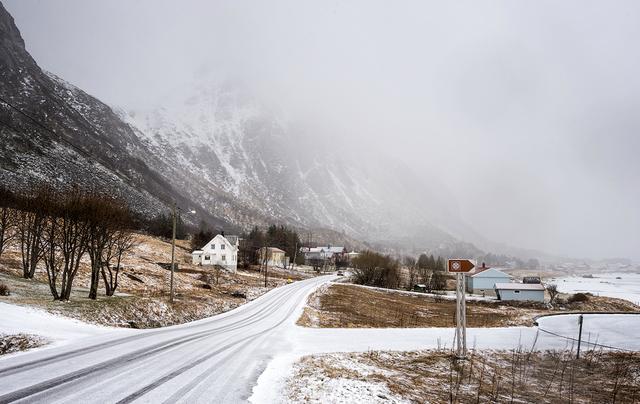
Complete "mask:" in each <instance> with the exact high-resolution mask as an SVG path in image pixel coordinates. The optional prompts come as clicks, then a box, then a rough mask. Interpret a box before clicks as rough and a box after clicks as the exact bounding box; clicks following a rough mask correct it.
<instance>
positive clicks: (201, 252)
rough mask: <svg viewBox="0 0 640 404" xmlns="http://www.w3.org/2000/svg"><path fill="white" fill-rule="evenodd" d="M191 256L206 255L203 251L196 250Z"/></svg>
mask: <svg viewBox="0 0 640 404" xmlns="http://www.w3.org/2000/svg"><path fill="white" fill-rule="evenodd" d="M191 254H193V255H202V254H204V251H202V250H195V251H194V252H192V253H191Z"/></svg>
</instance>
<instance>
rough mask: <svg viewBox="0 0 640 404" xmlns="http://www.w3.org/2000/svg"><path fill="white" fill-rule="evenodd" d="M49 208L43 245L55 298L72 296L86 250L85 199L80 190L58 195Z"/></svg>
mask: <svg viewBox="0 0 640 404" xmlns="http://www.w3.org/2000/svg"><path fill="white" fill-rule="evenodd" d="M55 200H56V201H57V203H54V202H52V203H51V204H50V206H49V209H48V210H47V219H46V220H45V223H46V224H45V229H44V232H43V237H42V238H41V240H40V242H41V246H40V249H41V250H42V251H43V257H44V263H45V268H46V270H47V278H48V281H49V289H50V290H51V293H52V295H53V298H54V299H57V300H69V298H70V297H71V290H72V288H73V281H74V279H75V277H76V274H77V273H78V269H79V268H80V262H81V260H82V257H83V256H84V254H85V253H86V251H87V240H88V232H87V220H86V213H87V212H86V199H85V197H84V196H83V195H82V193H81V192H80V191H78V190H74V191H71V192H69V193H67V194H66V195H65V196H62V195H58V196H57V197H56V198H55Z"/></svg>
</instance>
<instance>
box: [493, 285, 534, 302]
mask: <svg viewBox="0 0 640 404" xmlns="http://www.w3.org/2000/svg"><path fill="white" fill-rule="evenodd" d="M544 290H545V289H544V286H542V285H541V284H539V283H513V282H509V283H497V284H496V285H495V291H496V296H497V297H498V300H527V301H533V302H544Z"/></svg>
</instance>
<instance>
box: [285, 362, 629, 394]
mask: <svg viewBox="0 0 640 404" xmlns="http://www.w3.org/2000/svg"><path fill="white" fill-rule="evenodd" d="M362 370H364V371H362ZM328 379H346V380H356V381H361V382H367V383H372V384H377V385H382V386H384V387H386V390H388V391H389V392H390V393H391V395H392V396H393V398H394V399H397V400H407V401H411V402H417V403H423V402H433V403H447V402H448V403H488V402H491V403H494V402H500V403H503V402H524V403H569V402H576V403H605V402H621V403H632V402H637V401H638V400H640V353H620V352H602V351H589V352H587V353H586V354H585V355H583V356H582V357H581V359H579V360H578V359H575V353H574V352H570V351H565V352H557V351H547V352H535V353H529V352H524V351H522V350H515V351H511V352H507V351H499V352H496V351H482V352H474V353H472V354H471V356H470V357H469V358H468V360H465V361H460V360H456V359H455V358H454V356H453V355H452V354H451V352H448V351H433V350H431V351H414V352H375V351H374V352H367V353H344V354H326V355H318V356H309V357H305V358H303V359H302V360H301V361H300V362H299V363H298V364H296V366H295V371H294V374H293V376H292V377H291V379H290V382H289V387H290V398H291V400H292V401H296V402H297V401H305V400H304V399H302V400H301V398H302V397H300V393H301V391H302V390H304V386H308V385H318V386H319V389H322V385H325V384H328V382H329V380H328ZM333 385H334V386H335V384H333ZM322 394H324V395H325V396H324V397H323V398H324V399H327V400H331V397H332V394H335V396H336V397H339V396H340V392H337V391H328V392H322ZM306 399H309V397H306Z"/></svg>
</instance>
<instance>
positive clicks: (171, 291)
mask: <svg viewBox="0 0 640 404" xmlns="http://www.w3.org/2000/svg"><path fill="white" fill-rule="evenodd" d="M171 213H172V215H171V216H172V221H173V235H172V237H171V281H170V286H169V289H170V292H169V302H171V303H173V297H174V296H173V270H174V266H175V254H176V203H175V202H174V203H173V206H172V209H171Z"/></svg>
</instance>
